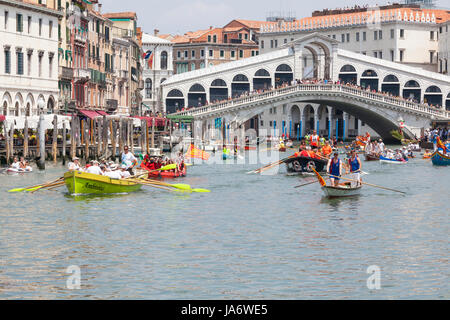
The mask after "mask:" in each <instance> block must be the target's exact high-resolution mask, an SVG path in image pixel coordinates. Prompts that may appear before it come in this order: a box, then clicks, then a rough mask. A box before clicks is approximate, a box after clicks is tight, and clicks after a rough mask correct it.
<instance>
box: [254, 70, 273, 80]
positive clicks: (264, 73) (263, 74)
mask: <svg viewBox="0 0 450 320" xmlns="http://www.w3.org/2000/svg"><path fill="white" fill-rule="evenodd" d="M255 77H269V78H270V73H269V72H268V71H267V70H265V69H259V70H258V71H256V73H255Z"/></svg>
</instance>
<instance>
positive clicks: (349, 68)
mask: <svg viewBox="0 0 450 320" xmlns="http://www.w3.org/2000/svg"><path fill="white" fill-rule="evenodd" d="M341 72H356V69H355V67H354V66H352V65H349V64H346V65H345V66H343V67H342V68H341Z"/></svg>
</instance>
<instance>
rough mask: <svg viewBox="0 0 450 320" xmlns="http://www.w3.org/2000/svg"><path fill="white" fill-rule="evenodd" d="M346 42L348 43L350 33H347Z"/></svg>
mask: <svg viewBox="0 0 450 320" xmlns="http://www.w3.org/2000/svg"><path fill="white" fill-rule="evenodd" d="M347 42H350V33H347Z"/></svg>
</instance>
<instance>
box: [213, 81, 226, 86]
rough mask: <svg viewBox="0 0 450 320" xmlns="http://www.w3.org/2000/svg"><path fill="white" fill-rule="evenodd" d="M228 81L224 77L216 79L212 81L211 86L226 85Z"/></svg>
mask: <svg viewBox="0 0 450 320" xmlns="http://www.w3.org/2000/svg"><path fill="white" fill-rule="evenodd" d="M226 86H227V83H226V82H225V81H223V80H222V79H216V80H214V81H213V82H212V83H211V87H226Z"/></svg>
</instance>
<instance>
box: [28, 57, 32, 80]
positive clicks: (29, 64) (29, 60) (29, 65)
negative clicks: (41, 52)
mask: <svg viewBox="0 0 450 320" xmlns="http://www.w3.org/2000/svg"><path fill="white" fill-rule="evenodd" d="M31 57H32V54H31V52H28V54H27V60H28V61H27V64H28V70H27V72H28V75H29V76H31Z"/></svg>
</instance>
